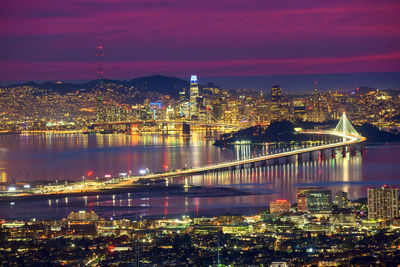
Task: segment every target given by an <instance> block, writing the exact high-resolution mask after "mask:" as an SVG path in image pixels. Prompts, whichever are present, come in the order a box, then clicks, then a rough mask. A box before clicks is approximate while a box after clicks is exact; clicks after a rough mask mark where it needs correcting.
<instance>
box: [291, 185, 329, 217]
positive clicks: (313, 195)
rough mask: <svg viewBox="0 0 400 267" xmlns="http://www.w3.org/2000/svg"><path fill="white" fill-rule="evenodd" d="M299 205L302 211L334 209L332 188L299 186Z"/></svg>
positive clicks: (299, 209)
mask: <svg viewBox="0 0 400 267" xmlns="http://www.w3.org/2000/svg"><path fill="white" fill-rule="evenodd" d="M297 206H298V211H301V212H306V211H307V212H326V211H330V210H331V209H332V195H331V191H330V190H326V189H323V188H320V187H314V188H311V187H310V188H298V189H297Z"/></svg>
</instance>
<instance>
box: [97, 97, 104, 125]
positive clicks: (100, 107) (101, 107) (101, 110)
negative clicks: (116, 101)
mask: <svg viewBox="0 0 400 267" xmlns="http://www.w3.org/2000/svg"><path fill="white" fill-rule="evenodd" d="M104 120H105V108H104V102H103V98H101V97H98V98H97V107H96V121H97V122H104Z"/></svg>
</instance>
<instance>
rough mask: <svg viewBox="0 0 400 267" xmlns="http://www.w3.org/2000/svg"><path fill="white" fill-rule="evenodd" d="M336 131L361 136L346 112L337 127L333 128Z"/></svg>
mask: <svg viewBox="0 0 400 267" xmlns="http://www.w3.org/2000/svg"><path fill="white" fill-rule="evenodd" d="M333 132H334V133H340V134H345V135H355V136H359V135H360V134H359V133H358V132H357V131H356V129H354V127H353V125H351V123H350V121H349V119H348V118H347V116H346V113H345V112H343V115H342V117H341V118H340V120H339V123H338V124H337V125H336V128H335V129H334V130H333Z"/></svg>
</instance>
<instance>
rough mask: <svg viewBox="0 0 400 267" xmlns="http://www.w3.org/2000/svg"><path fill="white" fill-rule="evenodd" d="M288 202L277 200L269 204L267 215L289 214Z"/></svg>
mask: <svg viewBox="0 0 400 267" xmlns="http://www.w3.org/2000/svg"><path fill="white" fill-rule="evenodd" d="M290 207H291V205H290V202H289V201H287V200H286V199H278V200H276V201H273V202H270V203H269V213H287V212H290Z"/></svg>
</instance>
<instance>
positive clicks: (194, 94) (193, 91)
mask: <svg viewBox="0 0 400 267" xmlns="http://www.w3.org/2000/svg"><path fill="white" fill-rule="evenodd" d="M198 97H199V84H198V82H197V76H196V75H192V77H190V99H189V103H190V117H192V116H195V115H197V112H198V104H197V98H198Z"/></svg>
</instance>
